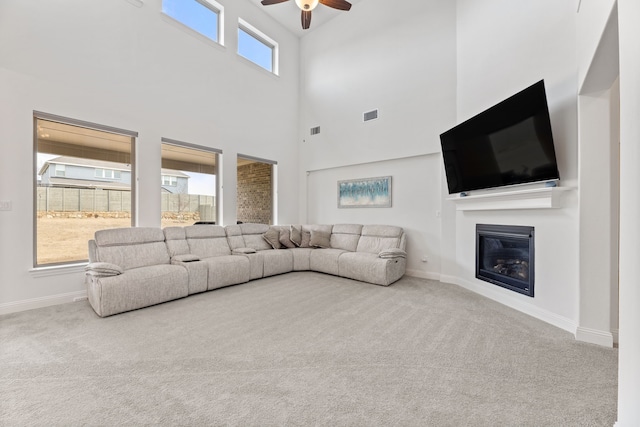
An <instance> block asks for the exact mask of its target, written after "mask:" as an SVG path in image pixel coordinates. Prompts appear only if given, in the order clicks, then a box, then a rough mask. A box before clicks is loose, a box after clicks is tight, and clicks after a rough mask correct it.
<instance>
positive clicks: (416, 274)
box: [406, 268, 440, 282]
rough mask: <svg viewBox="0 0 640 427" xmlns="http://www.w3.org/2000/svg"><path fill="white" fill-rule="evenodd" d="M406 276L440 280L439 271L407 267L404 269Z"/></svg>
mask: <svg viewBox="0 0 640 427" xmlns="http://www.w3.org/2000/svg"><path fill="white" fill-rule="evenodd" d="M406 275H407V276H411V277H417V278H419V279H428V280H437V281H438V282H439V281H440V273H433V272H428V271H421V270H415V269H411V268H408V269H407V271H406Z"/></svg>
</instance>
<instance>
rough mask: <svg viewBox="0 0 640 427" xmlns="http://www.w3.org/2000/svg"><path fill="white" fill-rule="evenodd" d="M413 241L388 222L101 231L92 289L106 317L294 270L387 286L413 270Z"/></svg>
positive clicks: (94, 245)
mask: <svg viewBox="0 0 640 427" xmlns="http://www.w3.org/2000/svg"><path fill="white" fill-rule="evenodd" d="M405 250H406V236H405V233H404V231H403V229H402V228H400V227H395V226H389V225H359V224H336V225H291V226H269V225H265V224H238V225H230V226H226V227H222V226H218V225H192V226H186V227H167V228H164V229H160V228H145V227H135V228H117V229H109V230H100V231H97V232H96V233H95V238H94V239H93V240H90V241H89V264H88V266H87V268H86V285H87V294H88V298H89V302H90V304H91V306H92V307H93V309H94V310H95V312H96V313H97V314H98V315H99V316H101V317H106V316H110V315H113V314H118V313H122V312H125V311H129V310H135V309H138V308H142V307H147V306H150V305H154V304H159V303H162V302H166V301H171V300H174V299H177V298H182V297H186V296H188V295H191V294H195V293H199V292H205V291H210V290H213V289H217V288H221V287H224V286H229V285H237V284H241V283H246V282H248V281H250V280H256V279H260V278H263V277H268V276H273V275H277V274H284V273H288V272H292V271H316V272H321V273H327V274H332V275H335V276H341V277H346V278H349V279H354V280H359V281H362V282H367V283H373V284H376V285H382V286H388V285H390V284H392V283H393V282H395V281H397V280H399V279H400V278H401V277H402V276H403V275H404V273H405V270H406V252H405Z"/></svg>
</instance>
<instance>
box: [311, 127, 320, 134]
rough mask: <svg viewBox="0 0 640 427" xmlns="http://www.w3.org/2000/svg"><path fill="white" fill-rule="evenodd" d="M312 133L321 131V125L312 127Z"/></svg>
mask: <svg viewBox="0 0 640 427" xmlns="http://www.w3.org/2000/svg"><path fill="white" fill-rule="evenodd" d="M310 133H311V135H317V134H319V133H320V126H316V127H314V128H311V132H310Z"/></svg>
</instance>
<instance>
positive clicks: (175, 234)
mask: <svg viewBox="0 0 640 427" xmlns="http://www.w3.org/2000/svg"><path fill="white" fill-rule="evenodd" d="M162 231H163V232H164V239H165V242H166V243H167V249H168V251H169V256H171V257H174V256H178V255H187V254H188V253H189V243H188V242H187V233H186V232H185V230H184V227H165V228H164V229H163V230H162Z"/></svg>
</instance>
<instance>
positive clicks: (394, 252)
mask: <svg viewBox="0 0 640 427" xmlns="http://www.w3.org/2000/svg"><path fill="white" fill-rule="evenodd" d="M406 257H407V252H406V251H403V250H402V249H395V248H394V249H385V250H383V251H381V252H380V253H379V254H378V258H384V259H392V258H406Z"/></svg>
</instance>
